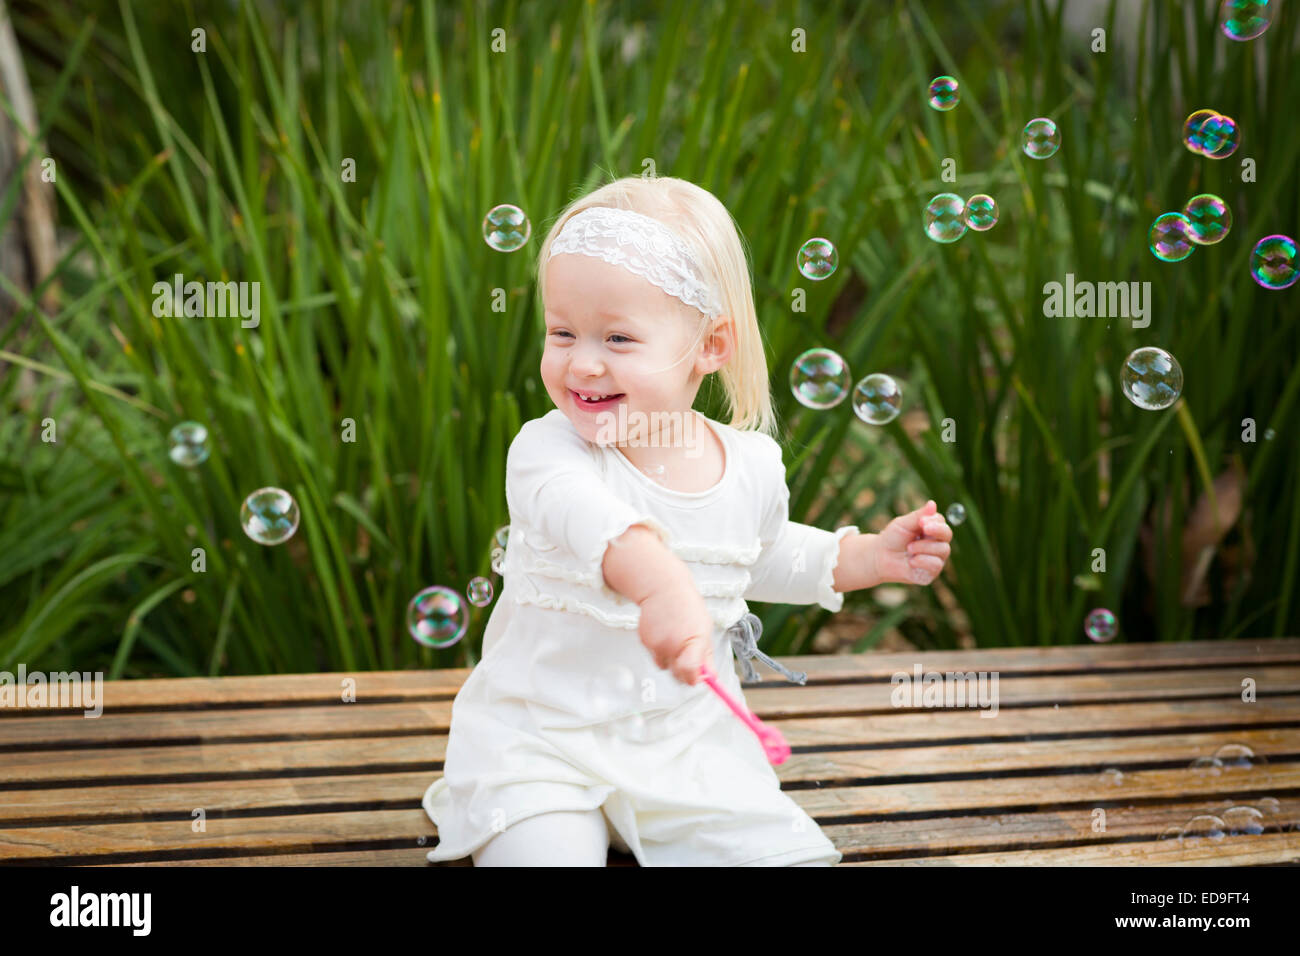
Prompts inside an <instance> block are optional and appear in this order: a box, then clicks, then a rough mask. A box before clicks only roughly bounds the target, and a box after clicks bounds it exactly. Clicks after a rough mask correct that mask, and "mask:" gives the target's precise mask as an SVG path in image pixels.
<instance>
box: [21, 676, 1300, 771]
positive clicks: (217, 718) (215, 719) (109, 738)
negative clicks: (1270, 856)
mask: <svg viewBox="0 0 1300 956" xmlns="http://www.w3.org/2000/svg"><path fill="white" fill-rule="evenodd" d="M789 693H791V694H795V693H799V692H798V691H789ZM765 699H767V698H766V697H765V696H764V695H759V694H754V695H750V696H749V697H748V700H749V702H750V703H751V704H759V711H758V713H759V716H760V717H763V718H764V719H768V718H769V717H770V715H768V714H767V713H766V710H765V708H763V707H762V705H761V701H763V700H765ZM976 718H978V719H976ZM450 719H451V704H450V703H449V702H441V701H440V702H437V703H419V702H412V703H397V704H371V705H369V706H366V707H347V706H339V705H337V704H328V705H324V706H304V707H279V708H251V709H247V710H219V711H156V712H148V713H140V714H136V713H130V714H106V715H105V716H103V717H100V718H97V719H94V720H88V719H86V718H84V717H80V716H78V717H73V716H54V717H28V718H24V719H23V720H22V721H9V722H5V721H0V754H3V753H12V752H17V751H21V750H53V749H67V748H74V747H83V748H84V747H103V746H105V745H112V746H114V747H127V746H132V747H141V746H157V745H161V744H181V743H194V744H198V743H234V742H238V741H240V740H263V741H271V740H276V739H283V740H290V739H292V740H311V739H317V740H324V739H332V738H337V737H370V736H376V737H377V736H388V735H400V734H410V735H418V734H446V733H447V732H448V728H449V725H450ZM1283 721H1293V722H1295V723H1296V724H1297V726H1298V727H1300V695H1297V696H1296V697H1286V696H1278V697H1271V696H1270V697H1262V698H1260V699H1259V700H1258V701H1256V702H1255V703H1253V704H1250V705H1249V706H1243V705H1242V704H1241V703H1240V702H1239V701H1238V700H1237V699H1235V698H1232V699H1225V698H1219V699H1214V700H1210V701H1205V700H1190V701H1178V700H1175V701H1144V702H1139V703H1131V704H1124V703H1112V704H1072V705H1070V706H1069V707H1068V708H1067V709H1065V710H1061V709H1059V707H1056V706H1041V707H1021V708H1013V709H1008V710H1005V711H999V713H998V716H997V719H996V720H995V719H991V718H983V717H979V716H978V714H977V713H974V712H972V711H971V710H970V709H969V708H967V709H960V708H950V709H939V708H929V709H921V710H897V711H895V712H892V713H888V714H879V715H874V716H865V717H816V718H809V719H804V718H789V717H787V718H783V719H782V720H781V723H780V727H781V731H782V733H784V734H785V735H786V737H787V739H789V740H791V743H792V746H800V745H804V746H811V745H813V744H814V743H815V744H818V745H831V746H834V745H840V744H842V745H851V744H855V743H865V742H877V741H879V740H881V739H886V740H890V741H895V742H902V741H907V740H940V739H943V738H947V737H960V738H968V737H970V736H971V735H972V734H978V735H980V736H981V737H1007V736H1014V737H1021V736H1025V735H1030V734H1040V735H1041V734H1062V733H1064V734H1074V733H1077V732H1079V730H1080V728H1086V731H1087V732H1088V733H1091V734H1097V733H1102V732H1107V733H1115V734H1124V733H1141V732H1149V731H1153V730H1158V729H1169V730H1177V729H1185V728H1189V727H1196V728H1204V727H1206V726H1207V725H1212V726H1215V727H1222V728H1223V729H1224V730H1227V729H1230V728H1233V727H1242V728H1247V727H1251V726H1255V725H1259V724H1263V723H1279V722H1283ZM794 737H799V738H800V740H799V742H798V743H796V742H795V741H794V740H793V739H792V738H794ZM0 779H3V778H2V777H0Z"/></svg>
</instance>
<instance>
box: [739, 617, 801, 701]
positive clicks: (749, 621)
mask: <svg viewBox="0 0 1300 956" xmlns="http://www.w3.org/2000/svg"><path fill="white" fill-rule="evenodd" d="M727 633H728V634H730V635H731V649H732V651H734V652H735V655H736V657H737V659H739V661H740V662H741V663H742V664H743V665H744V666H745V681H747V682H752V681H761V680H762V679H763V678H762V676H761V675H760V674H759V673H758V669H757V668H756V667H755V666H754V664H753V659H754V658H755V657H757V658H758V659H759V660H760V661H762V662H763V663H764V664H766V665H767V666H768V667H770V668H772V670H774V671H777V672H778V673H781V674H784V675H785V678H786V679H787V680H791V681H794V682H795V683H796V684H803V683H805V682H806V681H807V680H808V675H807V674H805V673H804V672H803V671H792V670H789V669H788V668H786V667H785V666H783V665H782V664H780V663H779V662H777V661H774V660H772V658H770V657H768V656H767V655H766V654H764V653H763V652H762V651H760V650H759V649H758V639H759V638H760V637H761V636H762V634H763V622H762V621H760V620H759V619H758V615H757V614H746V615H745V616H744V617H742V618H741V619H740V620H739V621H737V622H736V623H735V624H733V625H731V627H729V628H727Z"/></svg>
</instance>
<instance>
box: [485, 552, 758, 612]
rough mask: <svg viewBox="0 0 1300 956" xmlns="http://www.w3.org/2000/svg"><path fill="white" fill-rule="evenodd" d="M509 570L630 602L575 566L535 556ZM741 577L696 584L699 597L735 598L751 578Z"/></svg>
mask: <svg viewBox="0 0 1300 956" xmlns="http://www.w3.org/2000/svg"><path fill="white" fill-rule="evenodd" d="M510 570H511V571H518V572H521V573H523V574H540V575H542V576H543V577H547V578H553V579H555V580H558V581H568V582H569V583H570V584H578V585H582V586H584V587H589V588H593V589H595V590H597V591H599V592H600V593H601V594H602V595H605V596H606V597H608V598H609V600H611V601H613V602H614V603H615V604H631V603H632V602H631V601H629V600H628V599H627V598H625V597H623V595H621V594H619V593H618V592H617V591H612V590H610V589H609V588H608V587H606V586H605V576H604V575H603V574H598V573H595V572H593V573H590V574H585V573H583V572H582V571H578V570H577V569H575V568H566V567H564V566H563V565H559V564H556V563H555V562H553V561H544V560H542V559H541V558H537V559H535V560H532V561H526V560H524V559H522V558H521V559H520V560H519V561H517V562H512V563H511V565H510ZM741 573H742V575H743V576H742V577H741V578H740V579H739V580H737V581H733V582H731V583H728V582H726V581H705V582H704V583H702V584H698V585H697V587H698V588H699V591H700V596H701V597H730V598H736V597H740V596H741V595H743V594H744V593H745V592H746V591H747V590H748V589H749V584H750V581H751V578H750V576H749V572H748V571H744V572H741Z"/></svg>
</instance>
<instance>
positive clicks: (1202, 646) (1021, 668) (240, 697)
mask: <svg viewBox="0 0 1300 956" xmlns="http://www.w3.org/2000/svg"><path fill="white" fill-rule="evenodd" d="M779 660H781V662H782V663H784V664H786V665H787V666H789V667H791V668H793V669H795V670H803V671H807V673H808V675H809V680H810V681H843V680H888V679H889V677H890V676H891V675H892V674H894V673H895V672H897V671H900V670H901V671H908V672H910V671H911V670H912V667H913V666H914V665H915V664H916V663H917V662H918V661H920V662H921V663H922V665H923V667H924V669H926V670H943V671H948V670H963V671H965V670H986V671H988V670H997V671H999V672H1000V673H1001V674H1002V675H1003V676H1004V677H1010V676H1012V675H1014V674H1023V673H1034V672H1049V673H1058V672H1064V673H1080V672H1087V673H1093V674H1098V673H1104V672H1107V671H1125V670H1130V671H1142V670H1147V671H1149V670H1153V669H1154V670H1161V669H1165V668H1174V669H1180V668H1196V667H1200V666H1218V665H1227V664H1232V665H1240V664H1245V663H1249V664H1250V665H1251V666H1259V665H1265V664H1297V663H1300V638H1278V639H1272V640H1251V641H1195V642H1187V643H1177V644H1172V643H1171V644H1166V643H1142V644H1116V645H1098V646H1084V645H1071V646H1068V647H1016V648H989V649H987V650H969V651H960V650H945V651H924V652H916V653H890V654H838V655H820V654H817V655H795V656H790V657H781V658H779ZM468 675H469V670H468V669H466V668H446V669H437V670H418V671H359V672H356V673H351V674H348V673H342V672H340V673H324V674H284V675H278V674H271V675H258V676H251V677H215V678H209V677H185V678H174V679H166V680H147V681H109V682H106V683H105V685H104V691H105V697H106V702H105V710H106V711H109V710H113V709H122V708H137V709H138V708H155V709H165V708H175V707H199V708H220V707H225V706H231V705H235V706H239V705H245V706H246V705H251V704H275V703H289V702H292V703H312V702H314V703H331V702H334V701H339V700H341V699H342V681H343V680H344V679H345V678H352V679H354V680H355V681H356V694H357V701H358V703H361V702H363V701H366V700H369V701H372V702H378V701H381V700H390V701H392V700H438V699H450V698H451V697H454V696H455V694H456V691H457V690H459V689H460V686H461V684H463V683H464V681H465V678H466V677H467V676H468ZM22 712H23V708H22V707H14V708H3V709H0V720H3V719H5V718H6V717H12V716H15V715H19V714H21V713H22ZM41 712H42V713H44V712H47V710H46V709H44V708H42V709H41Z"/></svg>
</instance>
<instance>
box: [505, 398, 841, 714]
mask: <svg viewBox="0 0 1300 956" xmlns="http://www.w3.org/2000/svg"><path fill="white" fill-rule="evenodd" d="M694 414H695V415H697V416H698V420H699V424H700V427H701V428H703V427H709V428H712V429H713V431H714V433H715V434H716V435H717V436H718V438H719V439H720V440H721V442H722V445H723V448H724V449H725V451H726V462H725V469H724V472H723V476H722V478H721V479H720V480H719V481H718V483H717V484H715V485H714V486H713V487H712V488H709V489H707V490H705V491H698V492H682V491H674V490H672V489H669V488H666V487H664V486H663V485H660V484H659V483H657V482H656V481H654V480H653V479H651V478H650V477H649V476H648V475H645V474H643V473H642V472H641V471H640V470H639V469H638V468H637V467H636V466H635V465H633V464H632V463H631V461H629V460H628V459H627V457H626V456H624V454H623V453H622V452H621V451H619V450H618V449H617V448H615V447H614V446H611V445H604V446H602V445H596V444H593V443H591V442H588V441H586V440H585V439H583V438H582V437H581V436H580V435H579V434H578V432H577V430H576V429H575V428H574V427H573V425H572V423H571V422H570V421H569V419H568V418H567V417H566V416H565V415H564V413H563V412H561V411H560V410H559V409H554V410H552V411H551V412H549V413H548V414H546V415H544V416H542V417H541V418H538V419H535V420H533V421H530V422H527V423H526V424H525V425H524V426H523V427H522V428H521V429H520V431H519V434H518V435H517V436H516V438H515V440H514V442H512V443H511V446H510V450H509V452H508V454H507V456H506V503H507V506H508V507H509V511H510V534H509V539H508V545H507V548H506V554H505V560H504V564H503V566H502V577H503V579H504V583H503V586H502V592H501V596H500V598H499V599H498V603H497V605H496V607H495V608H494V609H493V612H492V615H491V617H490V619H489V621H488V625H487V630H486V632H485V634H484V638H483V660H484V661H485V662H486V661H488V660H491V659H493V658H494V656H497V657H505V656H511V655H514V654H516V653H522V654H525V655H532V654H534V653H535V646H536V640H535V639H534V638H533V637H527V636H524V635H536V634H537V633H538V632H539V631H542V632H551V631H554V630H555V629H557V628H558V629H562V630H564V631H566V632H567V633H568V634H569V635H570V639H569V640H566V641H565V642H564V644H565V648H566V650H568V651H572V650H574V649H575V644H577V643H583V641H582V639H581V638H580V637H579V636H578V634H579V633H581V634H584V635H590V638H589V639H590V641H591V642H592V644H591V647H590V650H591V651H592V653H593V654H595V655H597V656H596V657H595V658H594V660H600V659H602V658H607V657H610V656H613V657H617V658H620V660H617V661H612V663H613V664H615V665H618V664H630V663H631V661H629V660H627V658H629V657H631V658H637V657H638V656H643V659H642V660H641V661H640V663H641V664H644V663H645V662H646V661H651V667H652V668H653V662H652V658H651V657H650V652H649V651H647V650H646V649H645V648H644V647H643V646H642V645H641V644H640V642H639V640H638V638H637V635H636V630H637V626H638V624H639V622H640V615H641V610H640V608H639V607H638V606H637V605H636V604H635V603H634V602H633V601H631V600H629V599H628V598H625V597H623V596H622V595H620V594H618V593H617V592H615V591H613V590H612V589H610V588H609V587H608V586H606V584H605V581H604V575H603V573H602V570H601V567H602V563H603V560H604V555H605V550H606V548H607V547H608V545H609V542H610V541H611V540H613V539H614V538H617V537H619V536H620V535H621V534H622V533H623V532H624V531H626V530H627V529H628V528H629V527H631V526H632V525H635V524H644V525H646V526H648V527H649V528H651V529H652V530H653V531H655V532H656V533H657V534H658V535H659V537H660V538H661V540H663V541H664V543H665V544H666V545H667V546H668V547H669V549H670V550H671V551H672V552H673V553H674V554H675V555H677V557H679V558H681V559H682V560H683V561H684V562H685V563H686V566H687V568H688V569H689V570H690V572H691V576H692V578H693V579H694V582H695V585H696V587H697V588H698V589H699V592H700V594H701V596H702V597H703V598H704V601H705V605H706V606H707V607H708V609H709V611H710V612H711V613H712V615H713V620H714V624H715V626H716V629H717V630H716V632H715V643H716V644H717V646H718V649H719V652H720V653H719V655H718V660H716V661H715V670H716V671H717V672H718V673H720V674H723V673H728V674H729V673H731V670H732V668H731V667H730V666H726V667H725V668H724V667H721V666H717V665H718V664H720V663H725V660H724V657H725V655H724V654H723V653H721V652H722V651H723V650H724V645H726V644H727V642H726V641H725V640H724V639H723V632H725V631H726V629H727V628H728V627H730V626H731V625H732V624H734V623H735V622H736V621H738V620H740V618H741V617H743V616H744V615H745V614H746V613H747V611H748V605H747V604H746V603H745V602H746V600H754V601H764V602H771V603H782V604H820V605H821V606H822V607H825V608H826V609H827V610H830V611H838V610H840V608H841V607H842V606H843V603H844V596H843V595H842V594H841V593H839V592H837V591H835V590H834V589H833V588H832V582H833V572H834V568H835V564H836V561H837V559H838V556H839V541H840V539H841V538H842V537H844V535H846V534H850V533H856V532H857V530H858V529H857V528H856V527H853V526H849V527H843V528H840V529H838V530H837V531H835V532H830V531H823V530H822V529H820V528H814V527H811V526H809V525H804V524H799V523H797V522H792V521H790V520H789V498H790V492H789V489H788V488H787V487H786V484H785V466H784V465H783V464H782V461H781V448H780V446H779V445H778V444H777V443H776V442H775V441H773V440H772V439H771V438H769V437H768V436H766V435H764V434H761V433H759V432H742V431H738V430H737V429H734V428H731V427H730V426H728V425H724V424H722V423H720V422H715V421H713V420H711V419H709V418H706V417H705V416H704V415H701V414H700V413H699V412H695V413H694ZM542 610H545V611H546V612H552V611H562V612H567V613H565V614H564V615H562V616H556V615H554V614H550V613H541V614H539V613H538V612H539V611H542ZM593 624H595V625H599V627H593V626H592V625H593ZM609 631H614V632H616V633H617V632H624V633H623V634H622V636H621V638H618V639H615V638H612V637H611V636H610V635H609V634H608V632H609ZM629 631H630V632H632V633H630V634H629V633H626V632H629ZM514 635H518V636H520V637H523V641H522V643H517V641H516V640H512V639H511V638H512V636H514ZM615 646H618V647H621V648H623V653H620V654H614V655H610V654H609V653H608V651H609V649H610V648H611V647H615ZM565 656H566V657H567V656H569V655H568V654H566V655H565ZM577 659H579V660H582V659H584V658H577ZM585 659H586V660H593V658H585ZM501 669H502V668H501V667H497V668H496V670H497V671H500V670H501ZM642 669H643V668H642V667H640V666H638V667H636V668H635V670H636V671H637V672H638V673H640V672H641V670H642ZM656 670H657V668H656ZM660 673H661V674H663V675H664V677H665V678H666V680H665V681H664V682H662V683H665V684H667V683H671V684H672V685H675V686H676V687H677V688H680V690H681V692H683V693H684V692H686V691H688V690H690V688H687V687H686V686H685V685H683V684H680V683H678V682H676V681H673V680H672V679H671V675H669V674H668V673H667V672H662V671H661V672H660ZM536 676H537V675H536V674H534V675H533V677H536ZM567 684H569V681H566V680H560V681H557V682H552V683H551V684H550V685H549V686H551V687H560V686H564V685H567ZM534 686H536V685H535V684H534ZM663 689H664V690H668V689H669V688H668V687H665V688H663ZM695 689H696V690H698V687H697V688H695ZM540 693H543V694H544V693H545V691H541V692H540ZM546 696H548V697H549V696H553V695H549V694H548V695H546ZM669 696H675V695H672V694H670V695H669ZM553 702H554V703H556V704H561V705H564V707H565V709H567V708H568V706H569V704H570V702H568V701H563V700H554V701H553Z"/></svg>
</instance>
